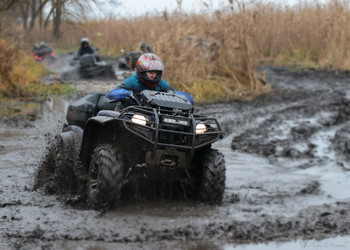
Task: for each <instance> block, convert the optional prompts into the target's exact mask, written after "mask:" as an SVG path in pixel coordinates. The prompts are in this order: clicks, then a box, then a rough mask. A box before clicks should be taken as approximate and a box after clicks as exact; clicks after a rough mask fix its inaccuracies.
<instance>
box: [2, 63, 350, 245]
mask: <svg viewBox="0 0 350 250" xmlns="http://www.w3.org/2000/svg"><path fill="white" fill-rule="evenodd" d="M261 70H262V71H265V72H266V74H267V76H268V80H269V82H270V83H271V84H272V85H273V87H274V89H275V90H274V91H273V92H272V93H270V94H268V95H266V96H262V97H260V98H258V99H257V100H254V101H250V102H232V103H225V104H214V105H208V106H204V107H198V108H197V112H199V113H202V114H205V115H208V116H212V117H215V118H217V119H218V120H219V122H220V124H221V125H222V128H223V130H224V131H225V137H224V139H223V140H221V141H219V142H217V143H215V145H214V147H215V148H217V149H219V150H220V151H221V152H222V153H223V154H224V155H225V161H226V168H227V172H226V175H227V179H226V189H225V197H224V201H223V203H222V204H220V205H208V204H199V203H195V202H191V201H175V202H170V201H167V202H140V203H131V204H127V205H125V206H123V207H121V208H118V209H114V210H109V211H107V212H106V213H105V214H100V213H99V212H96V211H93V210H90V209H84V208H81V207H77V206H74V201H72V199H70V200H65V199H64V198H62V197H56V196H53V195H51V196H50V195H46V194H44V193H42V192H41V191H40V190H36V191H32V189H33V184H34V177H35V173H36V170H37V168H38V166H39V163H40V160H41V159H42V157H43V155H44V154H45V150H46V145H47V143H46V140H47V139H48V138H52V135H54V134H55V133H57V132H58V131H59V130H60V128H61V127H62V124H63V123H64V122H65V118H64V115H65V114H64V113H65V110H66V108H67V103H68V101H69V100H63V99H52V100H50V101H49V102H47V103H44V104H42V106H40V108H39V109H38V110H37V112H38V114H39V115H40V117H41V118H40V119H36V120H35V121H25V122H18V121H16V119H11V118H2V119H1V122H0V156H1V157H0V171H1V175H0V183H1V185H0V249H119V248H120V249H139V248H144V249H347V247H348V246H349V245H350V237H349V235H350V233H349V232H350V216H349V214H350V194H349V190H350V182H349V178H350V176H349V170H350V164H349V158H350V136H349V135H350V123H349V122H348V120H349V119H348V117H349V116H350V92H349V93H348V89H349V86H350V78H349V76H348V75H346V74H336V73H327V72H313V71H308V72H288V71H285V70H283V69H278V68H274V69H272V68H261ZM115 84H116V83H115V82H101V83H99V84H97V83H96V82H94V81H90V82H77V83H75V86H76V88H77V90H79V91H86V92H90V91H94V90H95V89H96V90H97V89H99V88H101V89H102V91H104V88H106V89H109V88H111V87H113V86H114V85H115ZM78 86H79V88H80V89H78ZM91 88H94V89H91Z"/></svg>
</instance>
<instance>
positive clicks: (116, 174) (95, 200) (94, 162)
mask: <svg viewBox="0 0 350 250" xmlns="http://www.w3.org/2000/svg"><path fill="white" fill-rule="evenodd" d="M123 177H124V174H123V162H122V160H121V154H120V153H118V151H117V150H116V149H115V148H113V147H112V146H111V145H105V144H104V145H100V146H98V147H96V148H95V150H94V153H93V155H92V158H91V162H90V168H89V175H88V200H89V204H90V206H91V207H92V208H93V209H105V208H108V207H109V206H110V205H112V204H118V203H119V202H120V200H121V190H122V181H123Z"/></svg>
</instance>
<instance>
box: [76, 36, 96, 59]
mask: <svg viewBox="0 0 350 250" xmlns="http://www.w3.org/2000/svg"><path fill="white" fill-rule="evenodd" d="M85 54H96V51H95V50H94V49H93V48H92V47H91V46H90V42H89V39H88V38H86V37H83V38H82V39H81V40H80V48H79V50H78V52H77V56H78V57H81V56H82V55H85ZM96 59H97V60H98V61H99V57H98V56H97V55H96Z"/></svg>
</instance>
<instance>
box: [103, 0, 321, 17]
mask: <svg viewBox="0 0 350 250" xmlns="http://www.w3.org/2000/svg"><path fill="white" fill-rule="evenodd" d="M177 1H179V2H180V1H181V0H119V2H121V3H122V6H119V7H115V6H108V7H104V8H103V16H106V14H107V15H108V13H111V15H113V16H115V15H120V16H122V17H133V16H140V15H145V14H146V13H151V14H153V13H154V12H156V13H157V12H158V13H159V12H162V11H164V10H167V11H169V12H172V11H174V10H176V8H178V4H177ZM240 1H243V2H245V0H240ZM263 1H265V2H275V3H278V4H288V5H291V6H293V5H295V4H297V3H299V2H315V1H317V2H325V1H327V0H263ZM181 2H182V4H181V6H182V9H183V10H184V11H186V12H193V11H195V12H207V11H209V10H213V9H218V8H223V7H224V6H227V5H228V4H229V0H182V1H181ZM246 2H250V1H249V0H246ZM204 3H206V4H207V6H209V8H208V7H206V6H205V4H204Z"/></svg>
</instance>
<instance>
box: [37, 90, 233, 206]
mask: <svg viewBox="0 0 350 250" xmlns="http://www.w3.org/2000/svg"><path fill="white" fill-rule="evenodd" d="M108 99H112V100H113V102H112V103H111V102H108ZM108 99H107V98H106V96H105V95H103V94H99V93H95V94H90V95H87V96H85V97H83V98H81V99H79V100H77V101H75V102H73V103H71V104H70V105H69V107H68V112H67V121H68V125H67V126H66V127H65V128H64V129H63V131H62V133H60V135H59V136H57V137H56V138H57V145H56V146H55V151H54V152H53V153H52V154H51V161H52V162H53V164H51V165H50V166H53V167H51V170H47V171H48V172H49V173H51V175H52V176H53V177H52V179H54V181H55V183H56V186H57V187H58V188H60V187H65V188H67V187H69V188H71V189H72V190H75V191H76V192H86V194H87V200H88V203H89V205H90V206H91V207H92V208H94V209H101V208H104V207H109V206H110V205H112V204H119V203H120V202H121V200H122V199H123V193H124V192H125V190H128V194H129V192H130V190H132V191H135V190H138V189H137V187H139V189H141V190H142V191H147V190H148V189H149V190H150V189H151V188H150V186H151V185H153V189H152V190H156V191H159V190H160V189H162V187H164V186H167V187H169V188H168V189H169V190H171V192H174V193H182V194H183V195H184V196H185V197H189V198H193V199H199V200H202V201H205V202H214V203H215V202H220V201H221V200H222V198H223V194H224V189H225V179H226V177H225V170H226V168H225V161H224V156H223V155H222V154H221V153H220V152H219V151H218V150H216V149H214V148H212V147H211V146H212V143H213V142H215V141H217V140H218V139H219V138H220V137H221V134H222V131H221V129H220V126H219V123H218V122H217V120H216V119H214V118H208V117H204V116H200V115H196V114H194V106H193V104H192V99H191V97H190V96H189V95H188V94H186V93H183V92H175V93H164V92H159V91H151V90H144V91H142V92H141V93H140V94H138V95H136V94H134V93H132V92H131V91H129V90H125V89H117V90H114V91H112V92H109V93H108ZM84 181H85V182H84ZM42 182H44V181H42Z"/></svg>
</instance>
